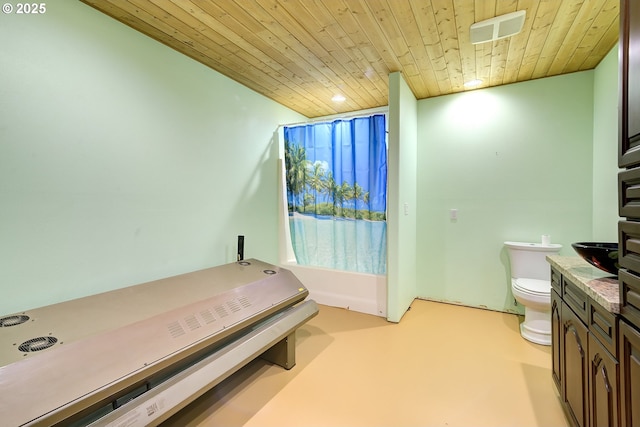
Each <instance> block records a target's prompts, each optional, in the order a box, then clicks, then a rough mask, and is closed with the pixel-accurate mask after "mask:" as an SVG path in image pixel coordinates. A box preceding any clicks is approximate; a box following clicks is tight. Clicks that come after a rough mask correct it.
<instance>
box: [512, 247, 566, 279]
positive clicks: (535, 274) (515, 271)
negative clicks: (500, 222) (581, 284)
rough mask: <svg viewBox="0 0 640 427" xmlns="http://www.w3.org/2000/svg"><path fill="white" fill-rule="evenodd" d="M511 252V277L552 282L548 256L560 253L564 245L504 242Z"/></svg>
mask: <svg viewBox="0 0 640 427" xmlns="http://www.w3.org/2000/svg"><path fill="white" fill-rule="evenodd" d="M504 245H505V246H506V247H507V250H508V252H509V262H510V265H511V277H512V278H521V279H538V280H548V281H551V268H550V266H549V262H548V261H547V255H554V254H557V253H558V252H560V249H562V245H559V244H556V243H551V244H548V245H543V244H541V243H525V242H504Z"/></svg>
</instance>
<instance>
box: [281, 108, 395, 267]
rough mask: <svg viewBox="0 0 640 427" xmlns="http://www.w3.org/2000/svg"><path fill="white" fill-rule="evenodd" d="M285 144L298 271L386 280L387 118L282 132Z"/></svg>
mask: <svg viewBox="0 0 640 427" xmlns="http://www.w3.org/2000/svg"><path fill="white" fill-rule="evenodd" d="M284 143H285V166H286V185H287V204H288V208H289V228H290V230H291V241H292V245H293V251H294V253H295V255H296V260H297V262H298V264H300V265H314V266H319V267H327V268H333V269H339V270H348V271H357V272H362V273H373V274H386V260H387V234H386V233H387V227H386V208H387V146H386V126H385V116H384V115H383V114H378V115H373V116H370V117H358V118H354V119H349V120H335V121H333V122H331V123H317V124H308V125H302V126H293V127H285V128H284Z"/></svg>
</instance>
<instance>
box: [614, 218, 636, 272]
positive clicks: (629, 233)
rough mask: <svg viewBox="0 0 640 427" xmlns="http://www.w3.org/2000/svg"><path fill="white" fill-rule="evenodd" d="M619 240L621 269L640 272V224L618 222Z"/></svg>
mask: <svg viewBox="0 0 640 427" xmlns="http://www.w3.org/2000/svg"><path fill="white" fill-rule="evenodd" d="M618 239H619V248H618V263H619V264H620V267H623V268H627V269H629V270H632V271H635V272H640V222H636V221H620V222H618Z"/></svg>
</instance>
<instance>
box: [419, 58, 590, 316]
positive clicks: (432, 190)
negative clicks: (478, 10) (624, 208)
mask: <svg viewBox="0 0 640 427" xmlns="http://www.w3.org/2000/svg"><path fill="white" fill-rule="evenodd" d="M593 94H594V72H593V71H587V72H581V73H574V74H570V75H564V76H558V77H552V78H545V79H539V80H533V81H529V82H524V83H518V84H511V85H506V86H500V87H496V88H491V89H485V90H476V91H470V92H465V93H460V94H455V95H450V96H442V97H437V98H431V99H426V100H421V101H418V173H417V183H418V184H417V185H418V227H417V242H418V243H417V253H418V285H417V286H418V295H419V296H420V297H424V298H429V299H434V300H443V301H449V302H455V303H461V304H465V305H470V306H480V307H487V308H490V309H495V310H503V311H518V310H521V308H519V307H515V306H514V304H513V297H512V295H511V290H510V279H509V270H508V256H507V253H506V251H505V250H504V248H503V242H504V241H506V240H515V241H531V242H538V241H540V236H541V235H542V234H550V235H551V240H552V242H555V243H561V244H563V245H564V248H563V250H562V253H563V254H566V255H573V254H574V253H573V250H572V248H571V247H570V244H571V243H572V242H575V241H580V240H587V239H590V238H591V237H592V232H593V148H592V145H593V132H594V129H593V125H592V123H593V111H594V107H593V106H594V95H593ZM450 209H458V219H457V220H452V219H450Z"/></svg>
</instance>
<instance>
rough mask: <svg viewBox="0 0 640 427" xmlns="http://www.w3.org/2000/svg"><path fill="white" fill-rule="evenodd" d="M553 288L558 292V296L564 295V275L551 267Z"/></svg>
mask: <svg viewBox="0 0 640 427" xmlns="http://www.w3.org/2000/svg"><path fill="white" fill-rule="evenodd" d="M551 287H552V288H553V289H555V290H556V292H557V293H558V295H562V275H561V274H560V273H558V272H557V271H556V269H555V268H553V267H551Z"/></svg>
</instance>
